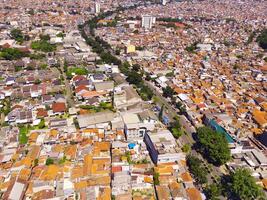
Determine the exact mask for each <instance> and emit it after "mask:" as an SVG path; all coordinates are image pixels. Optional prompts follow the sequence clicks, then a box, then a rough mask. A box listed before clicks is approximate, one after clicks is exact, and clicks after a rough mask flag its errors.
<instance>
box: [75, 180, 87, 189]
mask: <svg viewBox="0 0 267 200" xmlns="http://www.w3.org/2000/svg"><path fill="white" fill-rule="evenodd" d="M86 187H87V182H86V181H80V182H78V183H74V189H75V190H81V189H85V188H86Z"/></svg>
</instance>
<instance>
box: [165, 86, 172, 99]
mask: <svg viewBox="0 0 267 200" xmlns="http://www.w3.org/2000/svg"><path fill="white" fill-rule="evenodd" d="M173 95H174V90H173V89H172V88H171V87H170V86H167V87H165V88H163V96H164V97H166V98H167V97H170V98H171V97H172V96H173Z"/></svg>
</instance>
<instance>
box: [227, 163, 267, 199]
mask: <svg viewBox="0 0 267 200" xmlns="http://www.w3.org/2000/svg"><path fill="white" fill-rule="evenodd" d="M230 190H231V192H232V194H233V195H234V198H235V199H240V200H241V199H242V200H254V199H261V198H262V199H264V194H263V191H262V189H261V188H260V186H259V185H257V184H256V181H255V179H254V178H253V177H252V176H251V173H250V171H249V170H248V169H245V168H239V169H237V170H236V171H235V172H234V173H231V175H230Z"/></svg>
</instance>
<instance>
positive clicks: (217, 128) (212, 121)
mask: <svg viewBox="0 0 267 200" xmlns="http://www.w3.org/2000/svg"><path fill="white" fill-rule="evenodd" d="M210 126H211V127H213V128H214V129H215V130H216V131H217V132H218V133H220V134H223V135H224V136H225V137H226V139H227V141H228V142H229V143H234V142H235V141H234V139H233V138H232V137H231V136H230V135H229V133H227V132H226V130H225V129H224V128H223V127H221V126H220V125H219V124H217V122H216V121H214V120H213V119H212V120H210Z"/></svg>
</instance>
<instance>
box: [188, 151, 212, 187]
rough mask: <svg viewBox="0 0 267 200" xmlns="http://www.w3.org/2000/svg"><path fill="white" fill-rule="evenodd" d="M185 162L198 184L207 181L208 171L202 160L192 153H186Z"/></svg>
mask: <svg viewBox="0 0 267 200" xmlns="http://www.w3.org/2000/svg"><path fill="white" fill-rule="evenodd" d="M186 163H187V166H188V167H189V171H190V173H192V174H193V176H194V179H195V180H196V181H197V182H198V183H200V184H204V183H207V175H208V172H207V170H206V169H205V167H204V166H203V162H202V161H201V160H200V159H198V158H197V157H194V156H192V155H188V156H187V157H186Z"/></svg>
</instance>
